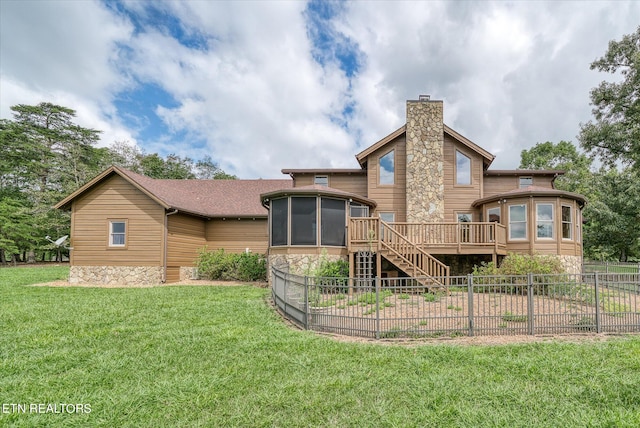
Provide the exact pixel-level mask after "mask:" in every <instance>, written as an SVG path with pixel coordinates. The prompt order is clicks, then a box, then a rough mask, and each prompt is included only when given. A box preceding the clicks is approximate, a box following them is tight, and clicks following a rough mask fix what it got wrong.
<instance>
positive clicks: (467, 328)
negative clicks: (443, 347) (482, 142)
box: [271, 270, 640, 339]
mask: <svg viewBox="0 0 640 428" xmlns="http://www.w3.org/2000/svg"><path fill="white" fill-rule="evenodd" d="M271 275H272V295H273V301H274V303H275V305H276V307H277V308H278V309H279V310H280V311H281V313H282V314H283V315H284V316H285V317H286V318H288V319H289V320H291V321H293V322H294V323H296V324H298V325H299V326H300V327H302V328H304V329H309V330H315V331H322V332H330V333H336V334H343V335H349V336H361V337H371V338H378V339H380V338H420V337H439V336H443V337H455V336H475V335H521V334H528V335H535V334H567V333H585V332H598V333H600V332H639V331H640V274H609V275H607V274H600V273H597V272H596V273H592V274H582V275H534V274H529V275H525V276H473V275H468V276H461V277H450V278H448V283H449V284H450V285H449V288H448V290H447V291H444V290H442V289H432V288H429V287H428V286H426V285H423V284H427V283H428V282H426V281H424V280H422V279H420V278H375V279H371V280H363V279H357V278H350V279H343V278H315V277H307V276H299V275H294V274H290V273H286V272H282V271H279V270H272V273H271Z"/></svg>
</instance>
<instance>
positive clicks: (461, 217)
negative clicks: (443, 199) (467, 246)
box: [456, 213, 473, 242]
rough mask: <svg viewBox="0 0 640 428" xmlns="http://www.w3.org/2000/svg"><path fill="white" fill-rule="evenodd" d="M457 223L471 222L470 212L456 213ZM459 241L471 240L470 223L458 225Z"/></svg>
mask: <svg viewBox="0 0 640 428" xmlns="http://www.w3.org/2000/svg"><path fill="white" fill-rule="evenodd" d="M456 217H457V219H458V223H471V222H472V221H473V216H472V215H471V214H470V213H457V214H456ZM459 228H460V229H459V230H460V242H471V225H469V224H462V225H460V226H459Z"/></svg>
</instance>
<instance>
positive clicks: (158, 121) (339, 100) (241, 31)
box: [0, 0, 640, 178]
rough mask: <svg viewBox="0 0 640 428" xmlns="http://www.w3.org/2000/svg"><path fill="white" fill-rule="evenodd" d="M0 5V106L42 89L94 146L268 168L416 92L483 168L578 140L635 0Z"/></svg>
mask: <svg viewBox="0 0 640 428" xmlns="http://www.w3.org/2000/svg"><path fill="white" fill-rule="evenodd" d="M0 20H1V21H0V24H1V26H0V31H1V33H0V117H2V118H10V117H11V111H10V106H12V105H15V104H37V103H39V102H42V101H48V102H54V103H57V104H61V105H64V106H66V107H70V108H73V109H74V110H76V112H77V121H78V123H79V124H81V125H82V126H86V127H91V128H95V129H99V130H101V131H103V134H102V140H101V142H100V144H101V145H103V146H106V145H110V144H112V143H113V142H116V141H126V142H128V143H129V144H132V145H133V144H135V145H137V146H139V147H140V148H141V149H143V150H145V151H147V152H150V153H153V152H158V153H160V154H161V155H167V154H169V153H176V154H179V155H181V156H190V157H192V158H195V159H198V158H202V157H203V156H205V155H211V156H212V157H213V159H214V160H216V161H217V162H219V164H220V166H221V167H222V168H223V169H225V170H226V171H228V172H230V173H234V174H237V175H238V176H240V177H241V178H257V177H264V178H267V177H282V175H281V174H280V170H281V169H282V168H311V167H322V168H327V167H347V168H354V167H357V162H356V161H355V158H354V155H355V154H356V153H357V152H359V151H360V150H362V149H363V148H365V147H367V146H369V145H371V144H373V143H375V142H376V141H377V140H379V139H381V138H383V137H384V136H386V135H387V134H389V133H390V132H392V131H394V130H395V129H397V128H398V127H399V126H401V125H402V124H403V123H404V117H405V116H404V115H405V101H406V100H407V99H416V98H417V97H418V95H420V94H430V95H431V96H432V98H433V99H442V100H444V103H445V104H444V105H445V122H446V123H447V124H448V125H449V126H451V127H453V128H454V129H456V130H457V131H458V132H460V133H462V134H463V135H465V136H466V137H468V138H470V139H471V140H472V141H474V142H476V143H477V144H479V145H481V146H482V147H484V148H485V149H487V150H489V151H490V152H492V153H493V154H495V155H497V159H496V161H495V162H494V167H495V168H515V167H517V165H518V163H519V158H520V151H521V150H522V149H527V148H530V147H531V146H533V145H535V144H536V143H537V142H544V141H556V142H557V141H560V140H570V141H573V142H576V141H577V140H576V136H577V134H578V132H579V124H580V123H581V122H582V123H583V122H586V121H588V120H590V118H591V108H590V106H589V90H590V89H591V88H592V87H594V86H596V85H597V84H598V83H599V82H600V81H601V80H603V79H610V78H611V76H608V75H601V74H598V73H597V72H595V71H591V70H589V64H590V62H591V61H593V60H595V59H596V58H598V57H599V56H601V55H602V54H603V53H604V52H605V50H606V48H607V44H608V42H609V40H612V39H620V38H621V37H622V35H624V34H628V33H631V32H633V31H635V29H636V28H637V25H638V23H639V22H640V2H634V1H618V2H597V1H594V2H585V3H578V2H513V3H511V2H502V1H500V2H439V1H429V2H409V1H398V2H385V1H377V2H361V1H360V2H321V1H311V2H293V1H277V2H269V1H259V2H258V1H256V2H253V1H243V2H223V1H219V2H200V1H184V2H160V1H154V2H151V1H92V0H87V1H58V0H50V1H46V2H45V1H30V0H24V1H14V0H3V1H1V2H0Z"/></svg>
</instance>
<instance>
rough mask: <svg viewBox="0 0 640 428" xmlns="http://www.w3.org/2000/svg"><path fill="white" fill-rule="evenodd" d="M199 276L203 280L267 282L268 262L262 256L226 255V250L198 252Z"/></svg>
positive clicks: (250, 254)
mask: <svg viewBox="0 0 640 428" xmlns="http://www.w3.org/2000/svg"><path fill="white" fill-rule="evenodd" d="M196 263H197V266H198V274H199V275H200V277H201V278H206V279H213V280H215V279H217V280H225V281H228V280H234V281H266V280H267V262H266V259H265V257H264V256H263V255H262V254H256V253H240V254H235V253H225V251H224V249H222V248H221V249H219V250H215V251H207V248H206V247H205V248H203V249H201V250H199V251H198V260H197V262H196Z"/></svg>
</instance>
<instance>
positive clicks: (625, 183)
mask: <svg viewBox="0 0 640 428" xmlns="http://www.w3.org/2000/svg"><path fill="white" fill-rule="evenodd" d="M593 183H594V184H593V192H592V193H591V194H590V200H589V203H588V204H587V206H586V207H585V209H584V213H583V214H584V218H585V219H586V220H587V224H586V225H585V228H584V243H585V253H586V255H587V256H589V257H591V258H594V259H600V258H604V259H609V258H616V259H617V260H619V261H623V262H624V261H627V260H629V258H636V259H637V258H640V208H638V207H640V174H638V173H637V172H635V171H633V170H632V169H631V168H627V169H625V170H624V171H622V172H620V171H618V170H617V169H616V168H611V169H609V170H602V171H600V172H599V173H598V174H595V175H594V180H593Z"/></svg>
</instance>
